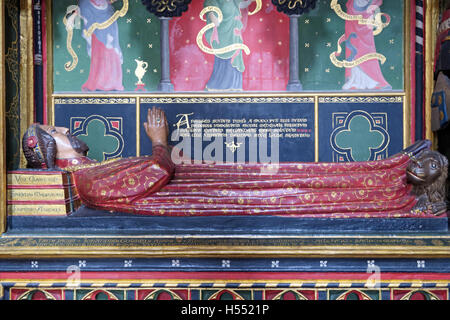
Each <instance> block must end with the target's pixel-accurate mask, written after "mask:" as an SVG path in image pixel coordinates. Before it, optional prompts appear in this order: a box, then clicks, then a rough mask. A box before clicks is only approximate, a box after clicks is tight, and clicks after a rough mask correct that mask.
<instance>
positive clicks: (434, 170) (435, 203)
mask: <svg viewBox="0 0 450 320" xmlns="http://www.w3.org/2000/svg"><path fill="white" fill-rule="evenodd" d="M447 174H448V160H447V158H446V157H445V156H444V155H442V154H441V153H439V152H437V151H432V150H424V151H422V152H421V153H419V154H418V156H417V157H411V162H410V164H409V165H408V168H407V170H406V176H407V180H408V182H409V183H411V184H412V185H413V190H412V192H413V193H414V194H415V195H416V196H417V198H418V200H419V201H418V202H417V204H416V205H415V207H414V208H413V210H419V211H424V212H425V211H428V212H431V213H433V214H434V215H441V214H443V213H445V212H446V211H447V204H446V202H445V199H446V180H447Z"/></svg>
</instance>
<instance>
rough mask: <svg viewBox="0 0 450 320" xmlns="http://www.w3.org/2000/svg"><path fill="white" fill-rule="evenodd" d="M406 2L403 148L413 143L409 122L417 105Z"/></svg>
mask: <svg viewBox="0 0 450 320" xmlns="http://www.w3.org/2000/svg"><path fill="white" fill-rule="evenodd" d="M404 3H405V7H404V14H403V25H404V26H403V28H404V32H403V34H404V40H403V51H404V53H403V56H404V61H403V88H404V91H405V93H406V94H405V98H404V100H403V148H406V147H408V146H409V145H411V144H412V143H413V141H412V139H411V137H412V131H414V126H409V124H410V123H411V112H412V109H414V107H415V106H413V105H411V101H412V99H411V96H412V95H413V94H414V92H411V19H410V12H411V1H405V2H404Z"/></svg>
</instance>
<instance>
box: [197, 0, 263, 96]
mask: <svg viewBox="0 0 450 320" xmlns="http://www.w3.org/2000/svg"><path fill="white" fill-rule="evenodd" d="M254 1H255V0H248V1H242V0H205V2H204V4H203V6H204V8H214V9H215V10H220V12H221V14H222V17H223V18H222V20H220V19H219V15H218V13H217V11H216V12H215V11H212V10H206V12H205V13H206V22H207V24H209V23H213V24H214V27H213V28H211V29H208V30H207V31H206V32H205V38H206V41H207V42H208V43H209V45H210V46H211V48H213V50H215V53H214V67H213V71H212V73H211V77H210V78H209V80H208V83H207V84H206V87H205V90H230V91H233V90H242V74H243V72H244V70H245V66H244V59H243V54H242V47H240V46H239V45H242V44H243V38H242V33H243V32H244V30H245V27H246V24H247V18H248V10H247V8H248V6H249V5H250V4H251V3H252V2H254ZM236 45H237V46H236ZM231 46H235V48H231ZM227 47H228V48H229V49H226V50H225V48H227Z"/></svg>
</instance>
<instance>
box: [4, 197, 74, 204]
mask: <svg viewBox="0 0 450 320" xmlns="http://www.w3.org/2000/svg"><path fill="white" fill-rule="evenodd" d="M76 200H79V198H78V196H77V197H74V198H72V199H70V198H67V199H56V200H9V201H8V204H30V205H50V204H69V203H70V202H73V201H76Z"/></svg>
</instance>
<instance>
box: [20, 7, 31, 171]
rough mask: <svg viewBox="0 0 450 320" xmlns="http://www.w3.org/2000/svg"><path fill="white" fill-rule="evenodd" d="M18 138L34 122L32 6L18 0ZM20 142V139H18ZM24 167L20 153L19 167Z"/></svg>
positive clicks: (23, 158)
mask: <svg viewBox="0 0 450 320" xmlns="http://www.w3.org/2000/svg"><path fill="white" fill-rule="evenodd" d="M19 24H20V136H21V137H22V136H23V134H24V133H25V131H26V130H27V128H28V126H29V125H30V124H32V123H33V122H34V63H33V62H34V61H33V60H34V54H33V4H32V1H28V0H20V22H19ZM19 141H21V139H19ZM25 166H26V161H25V157H24V156H23V153H21V157H20V167H22V168H24V167H25Z"/></svg>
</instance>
